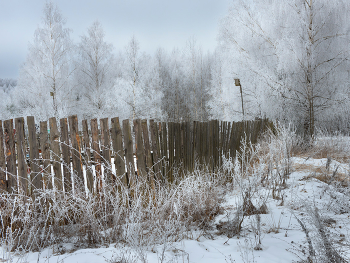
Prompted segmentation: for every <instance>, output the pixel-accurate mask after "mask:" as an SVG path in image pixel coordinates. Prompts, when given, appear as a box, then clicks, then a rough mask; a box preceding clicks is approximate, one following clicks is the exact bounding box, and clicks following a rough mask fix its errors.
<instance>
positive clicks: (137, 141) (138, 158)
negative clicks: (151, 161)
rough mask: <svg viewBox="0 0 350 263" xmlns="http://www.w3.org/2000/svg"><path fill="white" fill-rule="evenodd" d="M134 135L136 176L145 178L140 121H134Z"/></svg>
mask: <svg viewBox="0 0 350 263" xmlns="http://www.w3.org/2000/svg"><path fill="white" fill-rule="evenodd" d="M134 133H135V145H136V161H137V173H138V176H142V177H143V178H144V177H145V176H146V163H145V150H144V147H143V140H142V130H141V120H140V119H137V120H134Z"/></svg>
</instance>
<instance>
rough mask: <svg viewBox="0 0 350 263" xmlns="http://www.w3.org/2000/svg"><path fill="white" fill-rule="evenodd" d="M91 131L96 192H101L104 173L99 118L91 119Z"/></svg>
mask: <svg viewBox="0 0 350 263" xmlns="http://www.w3.org/2000/svg"><path fill="white" fill-rule="evenodd" d="M91 133H92V150H93V153H94V154H93V156H94V165H95V178H96V193H100V191H101V190H102V174H101V154H100V143H99V139H98V123H97V119H92V120H91Z"/></svg>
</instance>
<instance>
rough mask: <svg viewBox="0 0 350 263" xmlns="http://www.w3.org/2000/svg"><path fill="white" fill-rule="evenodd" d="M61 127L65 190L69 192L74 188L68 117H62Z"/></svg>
mask: <svg viewBox="0 0 350 263" xmlns="http://www.w3.org/2000/svg"><path fill="white" fill-rule="evenodd" d="M60 128H61V149H62V159H63V183H64V190H65V191H66V192H69V191H71V190H72V178H71V166H70V156H71V155H70V147H69V137H68V123H67V118H62V119H60Z"/></svg>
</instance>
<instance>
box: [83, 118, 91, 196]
mask: <svg viewBox="0 0 350 263" xmlns="http://www.w3.org/2000/svg"><path fill="white" fill-rule="evenodd" d="M82 126H83V142H84V143H83V148H84V152H85V163H86V165H85V170H86V184H87V188H88V189H89V191H90V193H93V189H94V177H93V174H92V166H91V149H90V137H89V126H88V122H87V120H83V121H82Z"/></svg>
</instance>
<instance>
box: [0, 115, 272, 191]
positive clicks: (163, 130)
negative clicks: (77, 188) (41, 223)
mask: <svg viewBox="0 0 350 263" xmlns="http://www.w3.org/2000/svg"><path fill="white" fill-rule="evenodd" d="M109 125H110V126H109ZM271 125H272V124H271V122H269V121H268V120H265V119H264V120H262V119H261V120H255V121H245V122H232V123H231V122H225V121H218V120H212V121H208V122H198V121H194V122H192V123H190V122H182V123H175V122H168V123H166V122H159V123H157V122H155V121H154V120H149V121H147V120H140V119H137V120H134V121H133V123H132V129H131V124H130V121H129V120H123V122H122V125H121V123H120V122H119V118H117V117H116V118H112V119H111V122H109V120H108V118H105V119H100V125H98V120H97V119H92V120H91V121H90V125H89V124H88V121H87V120H83V121H82V129H83V130H82V131H79V130H78V127H79V126H78V119H77V116H76V115H74V116H70V117H69V118H68V121H67V118H63V119H60V123H59V127H58V125H57V122H56V118H50V120H49V126H48V123H47V122H46V121H44V122H40V128H38V129H37V128H36V125H35V121H34V117H33V116H29V117H27V122H26V125H25V122H24V118H16V119H15V121H14V126H13V120H12V119H11V120H6V121H4V122H2V121H0V193H1V192H8V193H17V192H20V193H22V194H25V195H29V196H30V195H33V194H34V192H35V191H34V190H35V189H43V188H44V189H52V188H55V189H58V190H63V189H64V190H65V191H71V190H72V186H73V185H74V184H73V183H72V178H74V177H75V178H77V179H78V180H81V182H82V183H84V184H85V186H86V188H87V190H88V191H91V192H98V191H99V190H100V189H101V188H102V187H103V181H106V182H107V183H111V182H113V181H114V180H117V179H118V180H121V181H122V182H123V183H125V184H126V185H129V186H131V185H133V184H134V183H135V180H136V179H137V177H138V176H147V177H148V180H149V182H150V183H151V184H154V181H158V182H165V181H166V180H167V181H169V182H173V180H174V171H177V174H180V175H183V174H184V172H185V171H193V170H194V166H195V163H196V164H198V165H205V166H206V169H208V170H209V171H215V170H216V169H218V168H219V167H220V165H221V159H222V156H226V157H228V156H234V155H235V153H236V151H237V150H239V147H240V141H241V138H242V136H244V134H246V136H247V138H248V139H249V140H250V141H251V142H252V143H256V141H257V139H258V137H259V135H260V134H261V133H262V132H264V131H266V129H267V128H268V127H272V126H271ZM37 127H39V126H37ZM72 176H74V177H72ZM102 178H103V180H102ZM94 185H95V186H94Z"/></svg>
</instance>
